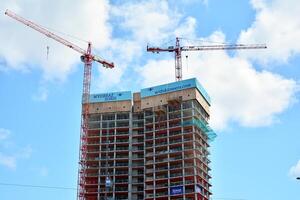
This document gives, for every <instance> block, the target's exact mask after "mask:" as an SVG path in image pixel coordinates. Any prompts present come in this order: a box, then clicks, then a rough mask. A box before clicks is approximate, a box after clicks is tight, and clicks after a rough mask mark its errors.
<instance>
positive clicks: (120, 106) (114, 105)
mask: <svg viewBox="0 0 300 200" xmlns="http://www.w3.org/2000/svg"><path fill="white" fill-rule="evenodd" d="M131 106H132V103H131V101H113V102H103V103H91V104H90V110H89V112H90V113H91V114H92V113H108V112H126V111H127V112H128V111H131Z"/></svg>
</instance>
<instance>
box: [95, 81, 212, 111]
mask: <svg viewBox="0 0 300 200" xmlns="http://www.w3.org/2000/svg"><path fill="white" fill-rule="evenodd" d="M190 88H196V89H197V90H198V91H199V93H200V94H201V95H202V97H203V98H204V99H205V101H206V102H207V103H208V104H209V105H210V104H211V100H210V96H209V95H208V93H207V92H206V90H205V89H204V87H203V86H202V85H201V84H200V83H199V81H198V80H197V79H196V78H191V79H186V80H182V81H177V82H172V83H167V84H163V85H157V86H152V87H148V88H144V89H141V91H140V94H141V98H146V97H151V96H156V95H161V94H166V93H170V92H175V91H181V90H185V89H190ZM132 99H133V96H132V92H131V91H121V92H108V93H99V94H91V95H90V103H101V102H112V101H130V100H132Z"/></svg>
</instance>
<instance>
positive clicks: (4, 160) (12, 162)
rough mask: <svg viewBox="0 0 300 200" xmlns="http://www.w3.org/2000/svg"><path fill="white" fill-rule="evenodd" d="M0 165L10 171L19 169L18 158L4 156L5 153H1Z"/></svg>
mask: <svg viewBox="0 0 300 200" xmlns="http://www.w3.org/2000/svg"><path fill="white" fill-rule="evenodd" d="M0 165H3V166H5V167H8V168H10V169H16V167H17V163H16V157H14V156H8V155H4V154H3V153H1V152H0Z"/></svg>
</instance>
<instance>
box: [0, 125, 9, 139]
mask: <svg viewBox="0 0 300 200" xmlns="http://www.w3.org/2000/svg"><path fill="white" fill-rule="evenodd" d="M9 135H10V130H8V129H5V128H0V141H1V140H5V139H7V138H8V137H9Z"/></svg>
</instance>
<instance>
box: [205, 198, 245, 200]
mask: <svg viewBox="0 0 300 200" xmlns="http://www.w3.org/2000/svg"><path fill="white" fill-rule="evenodd" d="M211 199H212V200H218V199H219V200H246V199H237V198H211Z"/></svg>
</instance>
